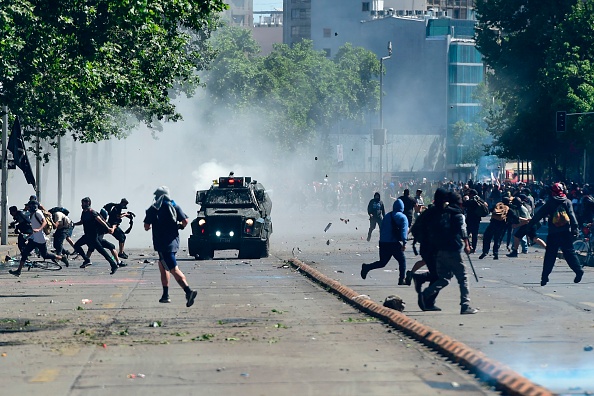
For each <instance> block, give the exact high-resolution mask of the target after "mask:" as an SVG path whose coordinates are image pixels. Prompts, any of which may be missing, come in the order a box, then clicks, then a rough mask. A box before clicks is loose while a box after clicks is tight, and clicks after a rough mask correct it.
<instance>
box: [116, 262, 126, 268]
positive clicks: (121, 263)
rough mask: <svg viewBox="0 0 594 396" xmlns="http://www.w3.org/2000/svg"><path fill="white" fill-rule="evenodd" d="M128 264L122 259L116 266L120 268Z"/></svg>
mask: <svg viewBox="0 0 594 396" xmlns="http://www.w3.org/2000/svg"><path fill="white" fill-rule="evenodd" d="M127 265H128V264H126V263H124V262H123V261H120V262H119V263H118V267H120V268H122V267H126V266H127Z"/></svg>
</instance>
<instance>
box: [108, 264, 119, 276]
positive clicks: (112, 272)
mask: <svg viewBox="0 0 594 396" xmlns="http://www.w3.org/2000/svg"><path fill="white" fill-rule="evenodd" d="M118 268H120V267H118V265H117V264H115V265H112V266H111V272H110V273H109V274H110V275H113V274H115V273H116V271H117V270H118Z"/></svg>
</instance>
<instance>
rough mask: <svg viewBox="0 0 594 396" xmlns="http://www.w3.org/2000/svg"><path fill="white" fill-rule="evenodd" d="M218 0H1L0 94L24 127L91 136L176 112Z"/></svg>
mask: <svg viewBox="0 0 594 396" xmlns="http://www.w3.org/2000/svg"><path fill="white" fill-rule="evenodd" d="M226 7H227V6H226V4H225V3H224V2H223V1H222V0H209V1H201V2H194V1H184V0H166V1H156V0H144V1H134V2H132V1H128V0H87V1H80V0H63V1H59V2H56V1H51V2H39V1H23V0H3V1H2V5H1V6H0V31H2V39H1V40H0V83H1V84H2V88H1V90H0V101H1V104H2V105H7V106H8V107H9V109H10V110H11V112H12V113H14V114H16V115H19V116H20V117H21V120H22V124H23V125H24V126H25V127H26V133H25V138H27V137H28V135H29V134H31V133H33V134H35V136H39V137H40V138H42V139H53V138H54V137H55V136H58V135H65V134H66V133H70V134H72V135H73V137H74V138H75V139H79V140H81V141H84V142H95V141H100V140H104V139H108V138H110V137H114V136H115V137H122V136H123V135H124V134H125V133H126V131H127V130H128V129H129V128H131V127H132V126H133V125H134V123H135V122H138V121H140V122H143V123H145V124H147V125H149V126H153V125H154V123H155V121H156V120H163V119H169V120H178V119H180V118H181V116H180V114H178V113H177V112H176V109H175V106H174V105H173V103H172V102H171V99H170V98H171V97H172V96H173V95H177V94H180V93H185V94H188V95H191V94H192V93H193V91H194V89H195V87H196V85H197V84H198V83H199V79H198V77H197V73H196V72H197V71H199V70H202V69H204V68H205V67H206V65H207V64H208V62H209V61H210V60H211V58H212V57H213V56H214V53H213V51H212V49H211V47H210V46H209V44H208V42H207V39H208V38H209V36H210V33H211V31H212V30H213V29H215V28H216V26H217V18H216V15H217V13H218V12H220V11H221V10H223V9H225V8H226Z"/></svg>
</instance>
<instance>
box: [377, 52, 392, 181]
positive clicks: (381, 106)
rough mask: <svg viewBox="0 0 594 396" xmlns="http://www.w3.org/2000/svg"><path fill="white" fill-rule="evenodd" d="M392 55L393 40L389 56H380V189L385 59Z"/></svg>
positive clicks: (381, 178) (380, 178) (383, 134)
mask: <svg viewBox="0 0 594 396" xmlns="http://www.w3.org/2000/svg"><path fill="white" fill-rule="evenodd" d="M391 57H392V42H391V41H388V56H383V57H381V58H380V100H379V122H380V131H381V134H382V140H381V141H380V148H379V152H380V161H379V176H380V177H379V180H380V187H379V188H380V190H381V189H382V188H383V186H384V173H383V169H382V163H383V158H382V157H383V153H384V144H385V143H386V142H385V141H384V139H385V136H386V133H385V131H384V106H383V102H384V101H383V96H384V61H385V60H386V59H390V58H391Z"/></svg>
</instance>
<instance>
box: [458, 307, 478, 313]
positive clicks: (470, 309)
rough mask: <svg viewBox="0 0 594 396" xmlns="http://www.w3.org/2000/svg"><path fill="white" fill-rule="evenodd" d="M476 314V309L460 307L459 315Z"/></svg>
mask: <svg viewBox="0 0 594 396" xmlns="http://www.w3.org/2000/svg"><path fill="white" fill-rule="evenodd" d="M477 312H478V309H476V308H472V307H471V306H470V305H462V308H461V309H460V315H472V314H475V313H477Z"/></svg>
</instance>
